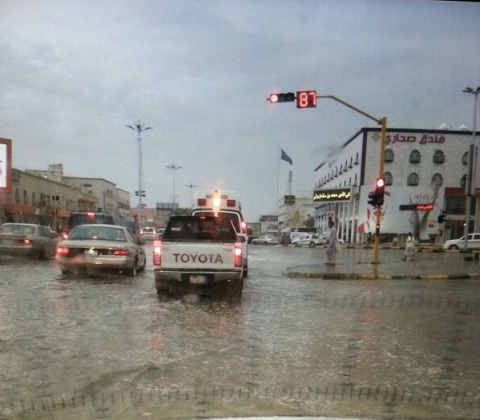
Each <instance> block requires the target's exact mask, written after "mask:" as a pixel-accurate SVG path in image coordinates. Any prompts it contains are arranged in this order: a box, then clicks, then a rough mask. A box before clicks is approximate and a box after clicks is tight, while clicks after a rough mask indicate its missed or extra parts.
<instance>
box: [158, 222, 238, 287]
mask: <svg viewBox="0 0 480 420" xmlns="http://www.w3.org/2000/svg"><path fill="white" fill-rule="evenodd" d="M153 270H154V275H155V287H156V289H157V292H158V293H163V292H171V291H172V288H174V287H175V286H178V285H182V286H189V287H208V286H214V285H216V284H223V285H225V286H227V288H228V289H229V290H231V291H241V290H242V288H243V255H242V245H241V243H240V241H239V240H238V237H237V233H236V231H235V228H234V226H233V224H232V222H231V221H230V220H229V219H227V218H223V217H215V216H172V217H171V218H170V220H169V221H168V224H167V226H166V228H165V232H164V233H163V235H162V237H161V239H160V240H157V241H155V242H154V244H153Z"/></svg>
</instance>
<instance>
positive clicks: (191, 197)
mask: <svg viewBox="0 0 480 420" xmlns="http://www.w3.org/2000/svg"><path fill="white" fill-rule="evenodd" d="M185 186H186V187H187V188H190V205H191V206H192V208H193V207H194V204H193V189H194V188H195V187H196V185H193V184H187V185H185Z"/></svg>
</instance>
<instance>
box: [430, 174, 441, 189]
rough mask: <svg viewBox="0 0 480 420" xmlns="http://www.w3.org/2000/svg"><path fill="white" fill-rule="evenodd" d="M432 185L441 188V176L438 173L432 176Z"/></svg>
mask: <svg viewBox="0 0 480 420" xmlns="http://www.w3.org/2000/svg"><path fill="white" fill-rule="evenodd" d="M432 185H435V186H438V187H441V186H442V185H443V176H442V174H439V173H438V172H437V173H436V174H435V175H433V176H432Z"/></svg>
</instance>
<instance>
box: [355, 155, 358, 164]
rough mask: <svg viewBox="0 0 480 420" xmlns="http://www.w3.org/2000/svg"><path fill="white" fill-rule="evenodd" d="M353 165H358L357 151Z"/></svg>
mask: <svg viewBox="0 0 480 420" xmlns="http://www.w3.org/2000/svg"><path fill="white" fill-rule="evenodd" d="M355 165H358V152H357V155H356V157H355Z"/></svg>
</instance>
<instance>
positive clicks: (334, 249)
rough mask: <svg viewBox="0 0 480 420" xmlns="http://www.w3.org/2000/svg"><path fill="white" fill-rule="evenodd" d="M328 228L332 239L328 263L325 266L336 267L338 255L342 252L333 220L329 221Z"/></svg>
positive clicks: (329, 243) (329, 245)
mask: <svg viewBox="0 0 480 420" xmlns="http://www.w3.org/2000/svg"><path fill="white" fill-rule="evenodd" d="M328 227H329V228H330V238H329V240H328V245H327V261H326V263H325V264H328V265H335V260H336V258H337V253H338V251H339V250H340V243H339V241H338V238H337V229H336V228H335V223H333V220H329V221H328Z"/></svg>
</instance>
